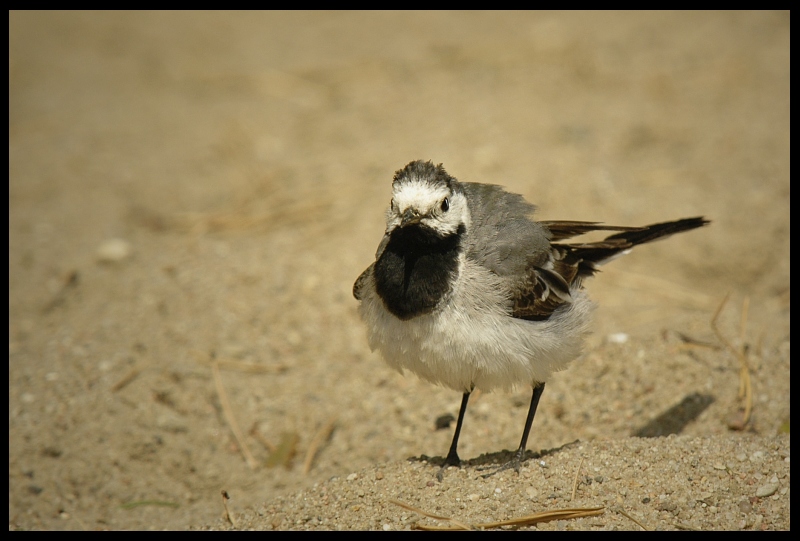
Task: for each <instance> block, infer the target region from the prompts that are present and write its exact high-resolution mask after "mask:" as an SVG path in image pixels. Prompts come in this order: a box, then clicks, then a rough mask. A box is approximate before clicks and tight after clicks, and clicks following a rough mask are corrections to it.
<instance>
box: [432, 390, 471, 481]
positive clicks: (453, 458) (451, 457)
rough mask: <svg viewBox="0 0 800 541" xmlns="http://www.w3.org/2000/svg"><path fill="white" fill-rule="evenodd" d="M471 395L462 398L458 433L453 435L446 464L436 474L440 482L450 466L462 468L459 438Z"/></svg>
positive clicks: (457, 423) (457, 426) (467, 394)
mask: <svg viewBox="0 0 800 541" xmlns="http://www.w3.org/2000/svg"><path fill="white" fill-rule="evenodd" d="M469 395H470V393H464V396H462V397H461V409H460V410H458V421H456V432H455V434H453V442H452V443H451V444H450V451H448V452H447V458H445V459H444V464H442V468H441V469H440V470H439V473H437V474H436V477H437V478H438V479H439V481H441V480H442V473H443V472H444V470H445V469H447V467H448V466H460V465H461V459H460V458H458V451H457V448H458V437H459V436H460V435H461V423H463V422H464V413H465V412H466V411H467V402H469Z"/></svg>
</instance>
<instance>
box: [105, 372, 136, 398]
mask: <svg viewBox="0 0 800 541" xmlns="http://www.w3.org/2000/svg"><path fill="white" fill-rule="evenodd" d="M140 372H141V369H139V368H134V369H132V370H131V371H130V372H128V373H127V374H125V376H123V377H122V379H120V380H119V381H118V382H116V383H115V384H114V385H112V386H111V392H112V393H116V392H117V391H120V390H122V389H123V388H124V387H126V386H127V385H128V384H129V383H130V382H132V381H133V380H135V379H136V377H137V376H138V375H139V373H140Z"/></svg>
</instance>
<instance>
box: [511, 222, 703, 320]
mask: <svg viewBox="0 0 800 541" xmlns="http://www.w3.org/2000/svg"><path fill="white" fill-rule="evenodd" d="M540 223H542V224H544V225H545V226H547V227H548V228H549V229H550V231H551V232H552V234H553V237H552V238H553V240H558V239H565V238H569V237H572V236H575V235H580V234H583V233H588V232H590V231H597V230H601V231H609V230H610V231H620V233H616V234H614V235H611V236H610V237H607V238H606V239H604V240H601V241H598V242H584V243H571V244H558V243H556V244H552V245H551V246H550V258H549V261H548V262H547V263H546V266H541V264H540V265H534V264H530V265H529V266H528V267H526V272H525V276H524V277H523V278H522V279H521V280H520V281H519V282H518V283H517V284H515V286H516V287H514V288H512V299H511V300H512V313H511V315H512V316H513V317H516V318H520V319H529V320H544V319H547V318H549V317H550V316H551V315H552V313H553V312H554V311H555V310H556V309H557V308H558V307H559V306H561V305H562V304H564V303H565V302H570V301H571V295H570V291H571V290H575V289H578V288H580V287H581V283H582V281H583V279H584V278H588V277H590V276H592V275H593V274H594V273H595V272H597V270H598V267H599V266H600V265H602V264H603V263H606V262H608V261H610V260H611V259H614V258H615V257H617V256H619V255H621V254H622V253H624V252H626V251H628V250H630V249H631V248H633V247H634V246H637V245H639V244H644V243H647V242H652V241H654V240H658V239H662V238H666V237H668V236H670V235H674V234H675V233H680V232H683V231H689V230H691V229H695V228H697V227H701V226H704V225H706V224H708V223H710V222H709V221H708V220H706V219H704V218H702V217H697V218H684V219H682V220H676V221H673V222H663V223H658V224H652V225H648V226H645V227H616V226H604V225H598V224H595V223H592V222H566V221H560V222H540Z"/></svg>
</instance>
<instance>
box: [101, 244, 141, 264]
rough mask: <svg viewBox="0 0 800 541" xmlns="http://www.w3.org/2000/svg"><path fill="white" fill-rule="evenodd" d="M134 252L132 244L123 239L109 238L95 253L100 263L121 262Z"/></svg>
mask: <svg viewBox="0 0 800 541" xmlns="http://www.w3.org/2000/svg"><path fill="white" fill-rule="evenodd" d="M132 253H133V248H131V244H130V243H129V242H128V241H126V240H122V239H108V240H107V241H105V242H103V243H102V244H101V245H100V247H99V248H97V252H96V253H95V255H96V256H97V260H98V261H99V262H100V263H119V262H120V261H124V260H125V259H128V258H129V257H130V256H131V254H132Z"/></svg>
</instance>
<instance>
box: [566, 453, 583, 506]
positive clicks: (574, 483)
mask: <svg viewBox="0 0 800 541" xmlns="http://www.w3.org/2000/svg"><path fill="white" fill-rule="evenodd" d="M583 459H584V457H581V463H580V464H578V469H577V470H576V471H575V479H573V480H572V497H571V498H570V500H569V501H571V502H574V501H575V493H576V492H577V491H578V475H580V473H581V466H583Z"/></svg>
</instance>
